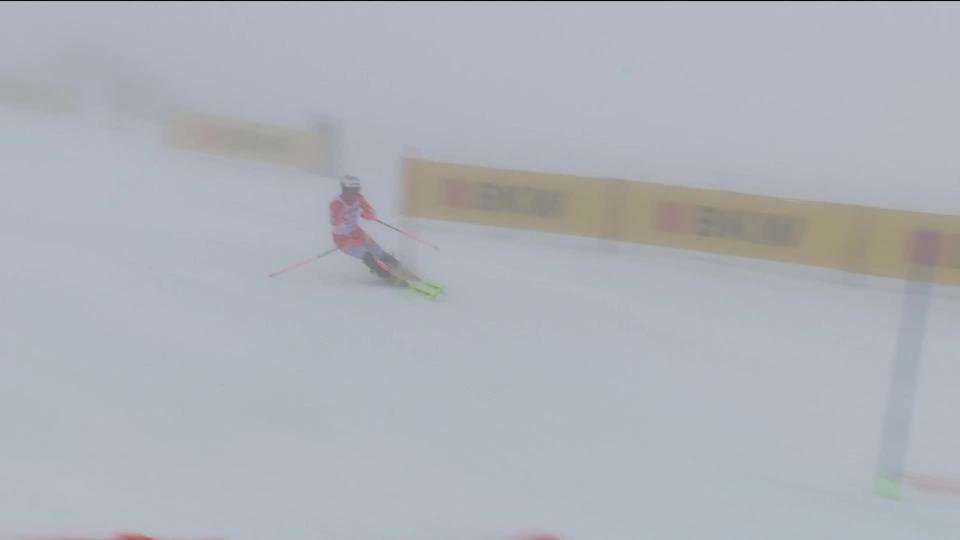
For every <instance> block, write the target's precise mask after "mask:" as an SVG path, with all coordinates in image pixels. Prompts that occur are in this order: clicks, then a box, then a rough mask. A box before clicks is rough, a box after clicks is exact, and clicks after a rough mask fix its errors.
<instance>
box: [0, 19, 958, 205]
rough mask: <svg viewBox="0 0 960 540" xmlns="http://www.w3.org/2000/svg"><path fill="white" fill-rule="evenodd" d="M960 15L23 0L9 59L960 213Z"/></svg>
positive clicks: (237, 106) (578, 166) (603, 160)
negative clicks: (87, 60) (103, 55)
mask: <svg viewBox="0 0 960 540" xmlns="http://www.w3.org/2000/svg"><path fill="white" fill-rule="evenodd" d="M958 27H960V5H957V4H953V3H910V4H908V3H894V2H889V3H888V2H876V3H866V2H864V3H860V2H849V3H826V2H821V3H806V2H799V3H781V2H776V3H774V2H770V3H752V2H744V3H736V2H731V3H720V2H717V3H714V2H706V3H698V2H690V3H674V2H669V3H639V2H638V3H626V2H624V3H600V2H591V3H589V4H588V3H575V2H571V3H567V2H562V3H561V2H557V3H550V2H530V3H525V2H500V3H473V2H471V3H456V2H449V3H406V2H396V3H391V2H366V3H364V2H345V3H335V2H330V3H321V2H316V3H308V2H292V3H269V4H267V3H225V2H211V3H175V2H160V3H147V2H142V3H141V2H129V3H82V2H70V3H55V2H49V3H37V4H33V3H26V2H24V3H4V4H0V66H7V67H9V68H16V69H23V67H24V66H31V65H34V64H39V63H42V62H43V61H44V59H45V58H47V57H49V56H50V55H52V54H55V53H56V52H57V51H59V50H62V49H63V48H64V47H69V46H70V44H72V43H78V42H86V43H92V44H96V45H98V46H102V47H105V48H108V49H110V50H111V51H114V52H116V53H118V54H122V55H124V56H126V57H127V58H129V59H130V60H132V61H134V62H136V63H137V64H138V65H140V66H142V67H143V68H144V69H145V70H147V71H149V72H150V73H152V74H154V75H156V76H157V77H158V78H159V79H161V80H163V81H164V82H165V83H166V84H169V85H170V86H171V87H172V88H175V89H176V91H177V92H178V93H179V94H181V95H183V96H186V97H188V98H189V99H190V100H193V101H194V102H196V103H199V104H202V105H203V106H204V107H207V108H209V109H210V110H213V111H215V112H224V113H231V114H243V115H247V116H251V117H254V118H263V119H274V120H277V121H283V122H286V123H296V122H300V121H302V119H303V118H305V117H306V116H307V115H312V114H323V115H329V116H333V117H336V118H338V119H340V120H341V121H342V122H343V125H344V129H345V130H346V133H347V138H348V139H349V140H350V141H351V144H353V145H354V146H355V147H356V148H361V147H362V148H384V149H388V148H389V149H393V148H395V147H396V144H400V143H402V144H407V145H411V146H414V147H416V148H418V149H419V150H420V151H421V152H422V153H423V154H424V155H425V157H430V158H436V159H449V160H458V161H466V162H471V163H478V164H486V165H494V166H503V167H519V168H531V169H537V170H545V171H551V172H561V173H571V174H587V175H592V176H616V177H622V178H631V179H642V180H651V181H664V182H673V183H681V184H686V185H695V186H705V187H719V188H728V189H743V190H750V191H762V192H764V193H769V194H773V195H784V196H795V197H803V198H823V199H838V198H839V199H842V200H845V201H848V202H857V203H863V204H873V205H878V206H898V207H902V208H907V209H918V210H930V211H943V212H960V166H958V164H957V159H956V155H957V150H956V148H957V142H958V137H957V132H958V129H960V128H958V126H960V100H958V98H957V96H960V73H958V69H957V66H956V61H955V55H956V51H957V50H960V35H958V34H957V32H956V28H958ZM388 142H389V144H388ZM378 145H379V146H378ZM351 159H353V160H357V161H360V160H362V159H363V155H362V153H361V152H358V151H355V152H354V153H353V154H351ZM377 159H384V158H383V157H382V156H380V157H378V158H377ZM391 159H392V157H391Z"/></svg>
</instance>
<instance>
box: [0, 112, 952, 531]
mask: <svg viewBox="0 0 960 540" xmlns="http://www.w3.org/2000/svg"><path fill="white" fill-rule="evenodd" d="M5 114H6V113H5ZM0 148H2V152H0V155H2V159H0V188H2V189H0V254H2V264H0V358H2V363H0V367H2V376H0V441H2V442H0V532H2V533H6V534H16V533H24V534H57V533H65V534H103V533H109V532H111V531H116V530H123V529H132V530H137V531H141V532H144V533H150V534H156V535H172V536H180V537H184V536H210V535H216V536H220V537H224V538H230V539H233V540H265V539H285V540H294V539H318V540H340V539H345V540H346V539H349V540H354V539H356V540H414V539H416V540H470V539H495V538H501V539H502V538H507V537H509V536H510V535H513V534H517V533H520V532H524V531H551V532H554V533H556V534H558V535H561V536H562V537H564V538H566V539H570V540H577V539H582V540H641V539H690V540H702V539H705V538H710V539H731V540H733V539H735V540H745V539H758V540H759V539H773V538H775V539H778V540H788V539H797V540H800V539H802V540H809V539H811V538H817V539H843V540H851V539H869V540H886V539H890V540H894V539H895V540H904V539H911V540H925V539H948V538H960V505H958V504H957V502H956V501H954V500H950V499H931V498H921V497H907V498H905V499H904V500H903V501H899V502H894V501H888V500H884V499H879V498H877V497H876V496H874V495H872V494H871V492H870V489H871V486H872V483H873V475H874V468H875V461H876V455H877V452H878V446H879V438H880V426H881V420H882V416H883V410H884V399H885V396H886V390H887V385H888V376H889V372H890V366H891V363H892V357H893V351H894V347H895V340H896V331H897V327H898V321H899V310H900V306H901V302H902V298H901V296H902V295H901V294H900V291H901V289H902V287H901V286H900V285H898V284H896V283H895V282H887V281H880V280H866V279H864V280H853V281H855V282H856V283H855V284H854V285H851V284H850V283H846V282H845V281H844V280H841V279H832V278H828V279H811V278H809V277H807V276H800V275H795V274H793V273H791V272H789V271H784V272H777V271H770V270H768V269H767V267H759V266H757V267H754V266H751V265H750V264H748V263H746V262H745V261H724V260H721V259H719V258H716V257H697V256H688V255H684V254H682V253H677V252H672V251H670V250H663V249H646V248H636V249H624V250H620V251H615V250H607V249H597V248H595V247H591V246H589V245H585V246H572V245H569V246H568V245H564V244H563V243H562V242H559V241H554V239H550V238H547V237H544V238H543V239H542V241H541V240H539V239H534V238H533V237H532V236H530V235H527V236H514V235H511V234H509V233H507V232H503V231H499V232H497V233H496V234H484V233H482V232H478V231H477V230H457V229H456V228H454V227H440V226H436V227H430V226H429V225H427V224H424V225H423V226H422V227H421V228H419V229H418V230H420V231H421V232H422V233H423V234H424V235H426V236H427V237H428V238H429V239H430V240H431V241H432V242H434V243H437V244H439V245H440V246H441V251H439V252H433V251H431V250H422V251H419V254H418V260H417V265H418V267H419V269H420V270H421V272H422V273H423V274H425V275H426V276H427V277H431V278H436V279H439V280H442V281H444V282H445V283H446V284H447V286H448V292H447V294H446V295H444V296H443V297H441V298H440V299H438V300H437V301H435V302H429V301H425V300H422V299H420V298H417V297H414V296H411V295H408V294H405V293H403V292H400V291H398V290H396V289H392V288H390V287H387V286H384V285H381V284H380V283H379V282H378V281H377V279H376V278H374V277H373V276H371V275H370V274H369V273H368V272H366V270H365V269H364V268H363V267H362V265H360V264H359V263H358V262H357V261H355V260H352V259H350V258H349V257H347V256H345V255H342V254H339V253H338V254H334V255H331V256H329V257H326V258H324V259H321V260H319V261H317V262H315V263H313V264H311V265H309V266H306V267H304V268H301V269H299V270H297V271H295V272H291V273H289V274H286V275H283V276H281V277H279V278H276V279H270V278H268V277H267V275H268V274H269V273H270V272H273V271H275V270H277V269H279V268H282V267H283V266H285V265H287V264H290V263H292V262H295V261H297V260H300V259H302V258H305V257H307V256H310V255H312V254H315V253H319V252H321V251H323V250H324V249H326V248H328V247H329V246H330V238H329V226H328V224H327V216H326V206H327V203H328V201H329V200H330V198H331V197H332V196H334V195H335V192H336V188H335V185H333V184H332V183H331V182H329V181H328V180H324V179H318V178H314V177H310V176H306V175H298V174H296V173H288V172H284V171H276V170H274V169H265V168H257V167H248V166H245V165H242V164H236V163H233V162H226V161H218V160H208V159H205V158H203V157H199V156H196V155H190V154H186V153H181V152H176V151H173V150H167V149H164V148H162V147H160V146H159V145H158V144H157V143H156V141H154V140H148V139H145V138H141V137H132V136H127V135H125V134H118V133H110V132H99V131H93V130H88V129H84V128H80V127H77V126H67V125H63V124H59V123H56V122H54V123H48V122H46V121H41V120H33V119H31V120H30V121H29V122H28V121H27V120H26V117H17V118H16V120H9V121H3V122H0ZM367 180H368V185H369V190H368V191H369V193H370V197H371V201H372V202H373V204H374V205H376V206H379V207H381V208H382V211H381V212H382V214H383V217H384V218H385V219H387V220H396V216H395V214H394V213H393V212H392V208H393V204H392V201H390V200H387V199H388V198H389V197H388V196H387V195H385V194H388V193H390V189H391V188H390V187H389V185H388V184H389V183H390V182H388V181H387V180H380V179H375V178H369V179H367ZM368 231H369V232H370V233H371V234H373V235H374V236H375V237H377V238H378V239H379V240H380V241H381V242H382V243H383V244H384V245H385V246H386V247H388V248H389V249H397V251H398V252H400V249H399V248H400V247H402V245H403V244H404V243H405V242H409V240H407V239H406V238H404V237H402V236H400V235H398V234H396V233H395V232H393V231H390V230H389V229H385V228H383V227H380V226H379V225H376V224H371V225H370V226H369V227H368ZM772 267H773V266H770V268H772ZM818 275H819V274H818ZM824 275H826V274H824ZM821 277H822V276H821ZM874 283H879V284H881V285H882V286H876V287H875V286H873V284H874ZM957 320H960V301H958V300H957V299H956V295H953V296H951V295H949V294H943V295H938V296H937V297H936V298H935V299H934V301H933V302H932V305H931V315H930V322H929V327H928V329H927V340H926V344H925V355H926V356H925V358H924V360H923V362H924V364H923V370H922V372H923V374H924V380H923V383H922V388H921V391H920V393H919V395H920V402H919V403H918V413H917V414H918V418H921V419H922V420H918V422H917V425H916V429H915V435H916V437H917V439H918V442H917V444H916V445H915V446H914V448H915V450H913V454H912V455H911V459H912V460H914V461H916V462H919V463H918V465H920V466H923V467H925V468H928V469H930V470H933V471H943V472H951V468H952V472H956V469H957V465H958V459H960V458H958V455H960V452H957V450H958V440H957V439H958V437H957V436H956V433H955V431H956V422H955V414H954V413H955V411H956V406H957V398H956V397H955V392H951V391H950V390H951V389H955V388H956V386H957V384H958V383H960V368H958V365H957V362H956V353H957V350H958V345H960V338H958V337H957V333H956V331H955V329H953V328H952V326H951V325H954V324H955V322H956V321H957ZM951 400H952V401H951ZM920 440H923V441H928V442H930V441H934V442H936V443H937V444H935V445H930V446H929V447H928V446H925V445H923V444H921V443H920V442H919V441H920ZM951 452H952V453H951Z"/></svg>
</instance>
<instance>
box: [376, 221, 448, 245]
mask: <svg viewBox="0 0 960 540" xmlns="http://www.w3.org/2000/svg"><path fill="white" fill-rule="evenodd" d="M377 223H379V224H381V225H383V226H385V227H390V228H391V229H393V230H395V231H397V232H398V233H400V234H402V235H405V236H407V237H409V238H412V239H414V240H416V241H417V242H420V243H421V244H426V245H428V246H430V247H432V248H433V249H435V250H437V251H440V248H438V247H437V246H435V245H433V244H431V243H430V242H427V241H426V240H424V239H422V238H420V237H418V236H416V235H414V234H413V233H409V232H407V231H405V230H403V229H401V228H399V227H394V226H393V225H391V224H389V223H385V222H383V221H380V220H379V219H378V220H377Z"/></svg>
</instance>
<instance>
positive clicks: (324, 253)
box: [270, 247, 339, 277]
mask: <svg viewBox="0 0 960 540" xmlns="http://www.w3.org/2000/svg"><path fill="white" fill-rule="evenodd" d="M337 249H339V248H335V247H333V248H330V249H328V250H326V251H324V252H323V253H321V254H319V255H314V256H313V257H310V258H309V259H304V260H302V261H300V262H296V263H293V264H291V265H290V266H288V267H286V268H283V269H280V270H277V271H276V272H274V273H272V274H270V277H277V276H279V275H280V274H283V273H285V272H289V271H290V270H295V269H297V268H300V267H301V266H304V265H307V264H310V263H312V262H313V261H315V260H317V259H319V258H321V257H325V256H327V255H329V254H331V253H333V252H334V251H337Z"/></svg>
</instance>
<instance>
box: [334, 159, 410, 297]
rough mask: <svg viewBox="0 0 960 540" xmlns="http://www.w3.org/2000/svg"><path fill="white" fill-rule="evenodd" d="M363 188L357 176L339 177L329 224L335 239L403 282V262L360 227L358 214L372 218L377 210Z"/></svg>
mask: <svg viewBox="0 0 960 540" xmlns="http://www.w3.org/2000/svg"><path fill="white" fill-rule="evenodd" d="M360 191H361V184H360V180H359V179H358V178H357V177H355V176H349V175H347V176H344V177H342V178H341V179H340V195H339V196H338V197H337V198H336V199H334V200H333V201H331V202H330V225H332V226H333V242H334V243H335V244H336V246H337V248H339V249H340V251H342V252H344V253H346V254H347V255H350V256H352V257H356V258H358V259H360V260H361V261H363V263H364V264H365V265H367V268H369V269H370V270H371V271H372V272H373V273H375V274H377V275H378V276H380V277H381V278H383V279H385V280H387V281H389V282H392V283H398V284H403V283H404V282H405V280H404V279H402V278H400V277H398V276H397V275H396V274H395V272H397V271H400V262H399V261H397V259H396V258H395V257H394V256H393V255H391V254H389V253H387V252H386V251H384V250H383V248H382V247H380V245H379V244H377V243H376V242H375V241H374V240H373V238H370V236H368V235H367V233H366V232H365V231H364V230H363V229H362V228H360V225H359V223H358V222H359V218H361V217H362V218H363V219H366V220H368V221H372V220H375V219H377V213H376V211H374V209H373V207H372V206H370V203H369V202H367V199H366V197H364V196H363V194H362V193H361V192H360Z"/></svg>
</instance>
